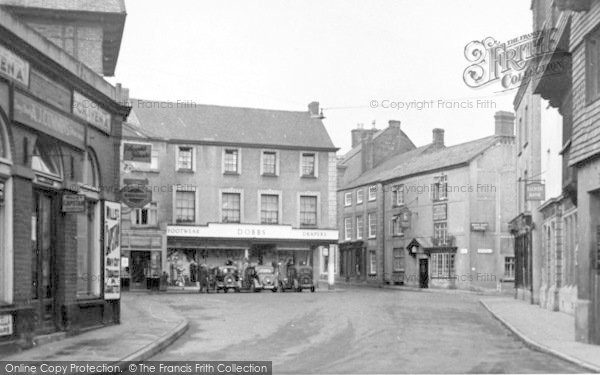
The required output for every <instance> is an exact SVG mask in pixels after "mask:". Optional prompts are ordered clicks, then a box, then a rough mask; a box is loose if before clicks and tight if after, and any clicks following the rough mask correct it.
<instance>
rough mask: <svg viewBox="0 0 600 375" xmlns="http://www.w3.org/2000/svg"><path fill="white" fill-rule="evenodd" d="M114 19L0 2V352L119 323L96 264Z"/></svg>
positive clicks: (108, 10) (110, 221) (105, 13)
mask: <svg viewBox="0 0 600 375" xmlns="http://www.w3.org/2000/svg"><path fill="white" fill-rule="evenodd" d="M88 5H89V4H88ZM50 6H52V7H50ZM108 19H110V20H112V21H110V22H109V21H107V22H103V21H102V20H108ZM124 20H125V9H124V8H123V6H122V3H120V2H111V1H108V2H106V4H103V6H102V7H100V8H96V7H94V6H91V5H90V6H84V5H82V4H81V3H80V2H75V1H66V0H65V1H57V2H41V1H2V2H0V352H5V351H12V350H15V349H18V348H19V347H30V346H32V345H35V343H36V340H37V337H38V336H43V335H46V334H50V333H54V332H58V331H64V332H67V333H68V334H75V333H77V332H78V331H80V330H83V329H88V328H92V327H93V328H97V327H101V326H104V325H110V324H115V323H118V322H119V312H120V304H119V296H120V294H119V288H118V275H115V274H114V272H118V265H117V262H118V259H119V258H118V256H116V257H115V258H114V259H115V260H114V263H113V259H110V262H107V261H108V259H109V258H108V257H107V254H110V253H111V252H114V250H115V249H117V248H118V245H119V241H118V229H119V227H118V222H119V220H118V218H119V215H120V212H119V211H120V210H119V208H118V207H119V206H120V205H119V204H118V203H116V201H117V196H116V191H117V190H118V189H119V187H118V184H119V174H118V165H119V159H118V150H119V145H120V140H121V124H122V121H123V119H124V118H125V117H127V115H128V113H129V108H128V107H126V106H122V105H121V104H119V103H120V101H121V91H122V90H121V88H120V86H118V87H114V86H112V85H111V84H109V83H108V82H107V81H105V80H104V79H103V78H102V76H103V75H112V74H113V73H114V67H115V64H116V59H117V55H118V51H119V48H120V40H121V33H122V31H123V25H124ZM72 25H77V26H72ZM62 29H65V30H66V29H68V30H70V34H69V33H67V34H60V35H61V36H59V35H58V34H54V31H56V30H62ZM84 29H85V30H87V31H90V30H93V31H94V32H95V35H97V36H98V38H96V39H94V38H91V39H90V38H87V37H85V35H84ZM106 37H110V38H111V40H112V42H110V41H109V40H107V39H104V38H106ZM86 43H87V44H86ZM74 46H75V47H74ZM107 229H110V230H107ZM115 269H116V270H117V271H115ZM115 276H117V277H115Z"/></svg>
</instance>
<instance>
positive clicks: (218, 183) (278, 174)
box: [121, 100, 338, 289]
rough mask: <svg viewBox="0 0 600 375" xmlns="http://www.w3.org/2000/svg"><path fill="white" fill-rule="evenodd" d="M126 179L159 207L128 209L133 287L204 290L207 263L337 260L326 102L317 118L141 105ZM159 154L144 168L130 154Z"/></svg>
mask: <svg viewBox="0 0 600 375" xmlns="http://www.w3.org/2000/svg"><path fill="white" fill-rule="evenodd" d="M131 104H132V107H133V109H132V115H131V116H130V118H129V121H128V123H127V125H126V129H125V135H124V140H123V146H122V165H121V167H122V180H123V182H124V183H126V182H127V180H143V181H147V183H148V188H149V190H151V191H152V199H151V201H150V202H149V203H148V204H147V205H146V206H144V207H142V208H135V207H126V206H124V208H123V225H124V233H123V248H122V257H123V258H125V259H127V260H126V261H125V263H126V264H128V267H127V269H124V273H123V279H124V280H123V282H124V285H126V284H128V285H130V287H131V288H138V289H139V288H141V289H145V288H149V287H150V285H151V284H152V283H151V282H149V281H148V279H149V278H156V277H158V276H160V275H163V272H166V273H167V274H168V280H169V285H171V286H182V285H184V286H195V285H196V282H197V281H198V280H197V274H196V270H197V269H198V266H199V265H201V264H206V265H208V266H220V265H224V264H225V262H227V261H232V262H234V263H240V264H241V262H243V261H244V259H248V260H249V261H250V263H256V264H263V265H271V264H272V263H273V262H276V263H285V262H288V261H292V262H294V263H296V264H300V263H306V264H308V265H312V266H313V267H314V277H315V281H316V280H318V279H319V277H320V274H321V272H320V271H322V270H326V269H327V268H326V267H327V260H328V258H327V257H328V256H329V255H330V254H331V256H336V246H335V245H336V244H337V239H338V235H337V233H338V232H337V230H336V184H337V180H336V175H337V170H336V156H335V153H336V151H337V149H336V148H335V147H334V146H333V144H332V142H331V140H330V138H329V135H328V134H327V131H326V130H325V127H324V125H323V123H322V121H321V119H322V116H321V115H320V113H319V105H318V103H316V102H313V103H311V104H310V105H309V110H307V111H297V112H293V111H276V110H265V109H250V108H235V107H221V106H210V105H198V104H193V103H187V104H183V105H182V104H181V103H166V102H151V101H143V100H132V101H131ZM144 146H149V147H150V148H151V150H152V151H151V152H150V154H151V156H152V157H151V159H147V160H146V161H143V162H140V161H134V160H131V159H134V158H132V157H131V153H129V152H127V150H133V149H136V148H143V147H144Z"/></svg>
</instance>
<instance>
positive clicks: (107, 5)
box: [0, 0, 125, 13]
mask: <svg viewBox="0 0 600 375" xmlns="http://www.w3.org/2000/svg"><path fill="white" fill-rule="evenodd" d="M0 5H8V6H16V7H23V8H36V9H52V10H64V11H80V12H99V13H123V12H125V3H124V1H123V0H102V1H98V0H52V1H48V0H0Z"/></svg>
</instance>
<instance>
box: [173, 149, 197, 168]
mask: <svg viewBox="0 0 600 375" xmlns="http://www.w3.org/2000/svg"><path fill="white" fill-rule="evenodd" d="M192 154H193V152H192V148H191V147H179V155H178V158H177V169H192Z"/></svg>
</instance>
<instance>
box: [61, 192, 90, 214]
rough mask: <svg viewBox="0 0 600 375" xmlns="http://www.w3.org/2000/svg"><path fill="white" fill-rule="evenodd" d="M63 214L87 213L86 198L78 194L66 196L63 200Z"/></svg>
mask: <svg viewBox="0 0 600 375" xmlns="http://www.w3.org/2000/svg"><path fill="white" fill-rule="evenodd" d="M62 212H66V213H81V212H85V197H84V196H83V195H77V194H64V195H63V199H62Z"/></svg>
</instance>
